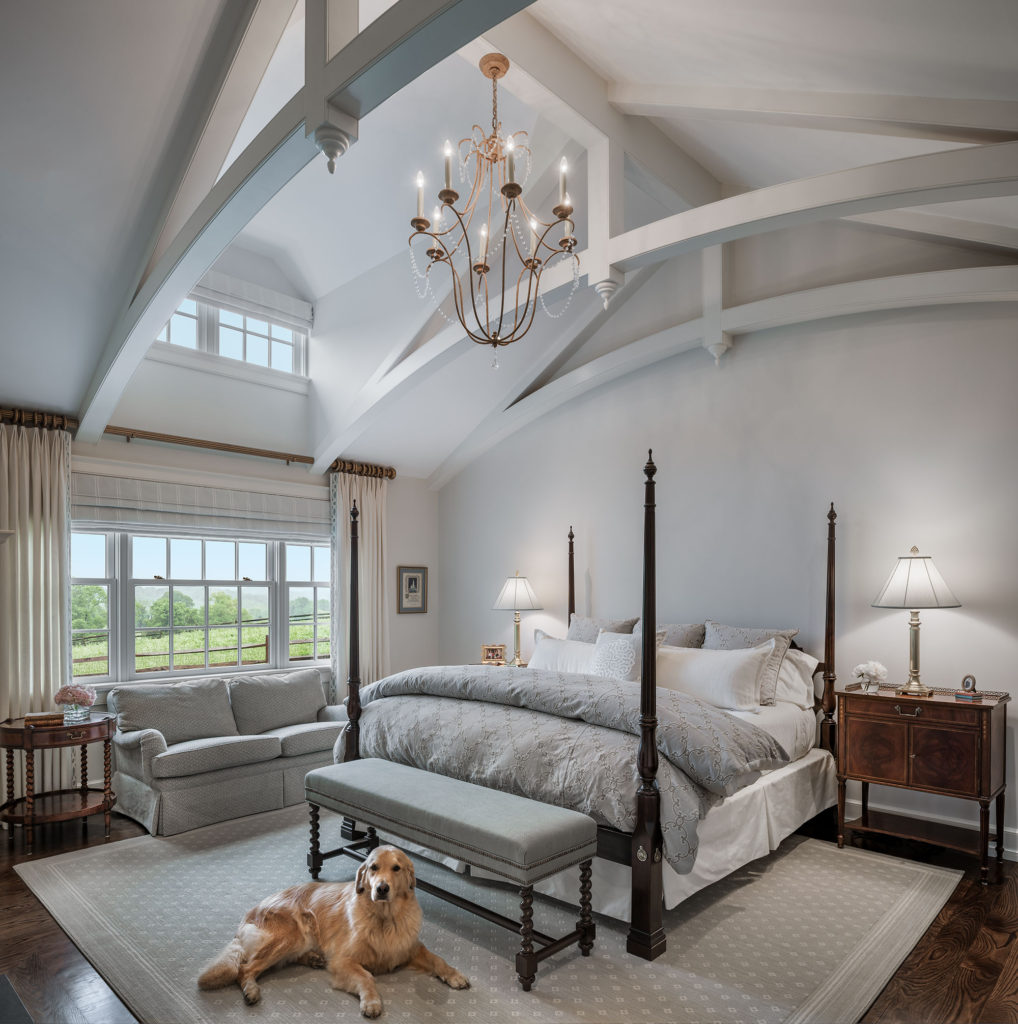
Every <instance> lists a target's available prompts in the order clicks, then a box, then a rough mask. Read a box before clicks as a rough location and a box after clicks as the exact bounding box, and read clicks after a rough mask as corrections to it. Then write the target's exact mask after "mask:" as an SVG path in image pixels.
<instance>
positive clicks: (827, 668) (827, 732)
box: [820, 501, 838, 754]
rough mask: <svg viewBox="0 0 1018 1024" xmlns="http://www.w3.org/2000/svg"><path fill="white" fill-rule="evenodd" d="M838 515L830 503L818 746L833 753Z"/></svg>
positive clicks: (834, 742)
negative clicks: (835, 545)
mask: <svg viewBox="0 0 1018 1024" xmlns="http://www.w3.org/2000/svg"><path fill="white" fill-rule="evenodd" d="M837 518H838V513H837V512H835V511H834V502H833V501H832V502H831V508H830V511H829V512H828V513H827V606H826V614H825V617H824V695H823V698H822V700H821V703H820V706H821V708H822V709H823V712H824V717H823V721H822V722H821V723H820V746H821V747H823V748H824V749H825V750H829V751H830V752H831V753H832V754H833V753H835V752H836V751H835V745H836V739H835V737H836V733H835V725H834V709H835V707H836V706H837V698H836V697H835V695H834V684H835V683H836V682H837V679H838V677H837V675H835V672H834V524H835V521H836V520H837Z"/></svg>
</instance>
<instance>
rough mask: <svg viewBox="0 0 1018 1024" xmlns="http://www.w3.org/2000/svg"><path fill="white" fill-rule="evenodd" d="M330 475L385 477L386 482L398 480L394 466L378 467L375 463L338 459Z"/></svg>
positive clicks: (331, 467)
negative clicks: (346, 474)
mask: <svg viewBox="0 0 1018 1024" xmlns="http://www.w3.org/2000/svg"><path fill="white" fill-rule="evenodd" d="M329 472H330V473H348V474H349V475H350V476H374V477H379V476H384V477H385V479H386V480H395V479H396V470H395V469H394V468H393V467H392V466H376V465H375V464H374V463H373V462H349V461H347V460H346V459H336V461H335V462H333V463H332V465H331V466H329Z"/></svg>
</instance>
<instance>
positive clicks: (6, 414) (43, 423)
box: [0, 409, 78, 430]
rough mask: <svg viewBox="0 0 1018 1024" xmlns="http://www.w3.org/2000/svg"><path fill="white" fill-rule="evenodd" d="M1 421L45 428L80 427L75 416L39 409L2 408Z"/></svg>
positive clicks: (69, 428) (74, 428) (15, 424)
mask: <svg viewBox="0 0 1018 1024" xmlns="http://www.w3.org/2000/svg"><path fill="white" fill-rule="evenodd" d="M0 423H10V424H12V425H13V426H16V427H41V428H42V429H43V430H77V429H78V421H77V420H76V419H74V417H73V416H63V415H61V414H60V413H56V412H41V411H39V410H37V409H0Z"/></svg>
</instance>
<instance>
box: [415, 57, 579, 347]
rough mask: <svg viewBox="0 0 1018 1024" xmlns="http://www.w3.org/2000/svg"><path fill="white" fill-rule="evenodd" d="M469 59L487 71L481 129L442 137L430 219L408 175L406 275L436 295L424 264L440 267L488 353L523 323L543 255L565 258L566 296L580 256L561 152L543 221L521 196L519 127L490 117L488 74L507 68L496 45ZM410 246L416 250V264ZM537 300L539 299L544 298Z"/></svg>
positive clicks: (533, 306)
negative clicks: (411, 196)
mask: <svg viewBox="0 0 1018 1024" xmlns="http://www.w3.org/2000/svg"><path fill="white" fill-rule="evenodd" d="M479 66H480V69H481V73H482V74H483V75H484V76H485V78H490V79H491V131H490V133H489V134H485V131H484V129H482V128H481V127H480V125H476V124H475V125H474V126H473V129H472V131H471V133H470V135H469V136H468V137H467V138H465V139H461V140H460V143H459V146H458V151H457V149H455V148H454V147H453V146H452V144H451V143H450V142H449V141H448V140H446V143H445V146H444V149H443V161H444V174H443V187H442V188H441V189H440V190H439V192H438V205H437V206H436V207H435V208H434V210H433V212H432V215H431V219H430V220H429V219H428V218H427V217H425V216H424V208H425V192H424V190H425V184H426V182H425V179H424V174H423V172H421V171H419V172H418V173H417V182H416V183H417V216H415V217H413V218H412V219H411V221H410V226H411V227H412V228H413V233H412V234H411V235H410V239H409V245H410V261H411V266H412V267H413V271H414V277H415V279H417V280H420V281H423V282H424V284H423V288H421V287H420V286H418V287H417V292H418V294H419V295H421V296H422V297H424V296H425V295H427V293H428V292H429V291H430V292H431V293H432V295H433V296H434V297H435V299H436V302H437V294H436V291H435V289H434V288H433V286H432V285H433V280H432V277H431V272H432V271H433V270H434V269H435V268H436V267H447V268H448V270H449V273H450V277H451V280H452V298H453V305H454V306H455V309H456V316H457V318H458V320H459V322H460V323H461V324H462V326H463V329H464V330H465V331H466V333H467V336H468V337H470V338H471V339H472V340H473V341H475V342H477V343H478V344H479V345H491V346H492V348H493V349H495V350H496V352H497V350H498V347H499V346H500V345H509V344H511V343H512V342H514V341H519V339H520V338H522V337H523V336H524V335H525V334H526V333H527V331H529V330H530V327H531V325H532V324H533V322H534V314H535V313H536V311H537V304H538V295H539V293H540V284H541V275H542V274H543V273H544V271H545V270H546V269H547V268H548V267H549V266H550V265H551V263H552V262H553V261H554V260H555V259H556V258H558V259H560V260H562V259H568V260H572V261H573V283H572V291H571V292H570V295H569V298H570V299H571V298H572V294H573V292H575V291H576V287H577V285H578V284H579V264H580V261H579V257H578V256H577V255H576V253H575V252H574V250H575V248H576V237H575V234H574V232H575V223H574V221H573V206H572V202H571V201H570V199H569V193H568V191H567V189H566V186H567V175H568V171H569V168H568V164H567V162H566V159H565V157H563V158H562V161H561V163H560V164H559V187H558V203H557V204H556V206H555V207H554V208H553V209H552V215H553V218H554V219H552V220H543V219H541V218H540V217H538V216H537V214H536V213H535V211H534V210H532V209H531V208H530V207H529V206H528V205H527V204H526V202H525V201H524V199H523V185H524V184H525V182H526V180H527V177H528V176H529V173H530V167H531V152H530V147H529V146H528V145H527V133H526V132H525V131H517V132H512V133H511V134H503V132H502V124H501V122H500V121H499V119H498V80H499V79H500V78H502V77H503V76H504V75H505V73H506V72H507V71H508V70H509V60H508V58H507V57H505V56H503V55H502V54H501V53H488V54H485V55H484V56H483V57H482V58H481V60H480V61H479ZM454 157H458V160H457V161H456V162H457V163H458V164H459V170H460V179H461V181H462V182H463V184H464V186H465V185H467V184H469V186H470V191H469V193H468V195H467V198H466V201H465V203H464V204H463V206H462V207H461V208H457V206H456V204H457V203H458V202H459V199H460V195H459V193H458V192H457V191H456V190H455V189H454V188H453V187H452V184H453V181H452V177H453V158H454ZM521 170H522V171H523V175H522V178H523V180H522V181H521V180H520V176H519V172H520V171H521ZM471 178H472V180H471ZM556 226H558V227H560V229H561V232H562V234H561V238H558V239H553V238H551V237H549V236H550V235H552V234H553V233H557V232H553V229H554V228H555V227H556ZM415 247H416V248H417V249H420V248H423V249H424V250H425V255H426V256H427V263H426V264H425V265H424V270H423V271H422V270H421V269H420V267H421V263H423V261H419V260H418V257H417V255H416V254H415ZM540 298H541V305H542V306H543V305H544V296H543V295H541V296H540ZM439 309H441V305H440V304H439ZM443 312H444V311H443ZM545 312H548V310H547V307H546V306H545ZM559 315H561V313H560V314H559ZM493 365H497V360H496V363H495V364H493Z"/></svg>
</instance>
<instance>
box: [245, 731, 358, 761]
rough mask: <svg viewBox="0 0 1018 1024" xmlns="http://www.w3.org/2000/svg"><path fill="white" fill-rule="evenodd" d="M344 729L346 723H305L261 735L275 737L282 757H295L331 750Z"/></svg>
mask: <svg viewBox="0 0 1018 1024" xmlns="http://www.w3.org/2000/svg"><path fill="white" fill-rule="evenodd" d="M345 728H346V722H307V723H302V724H301V725H284V726H283V728H282V729H270V730H269V731H268V732H263V733H261V735H262V736H275V737H276V738H277V739H278V740H279V744H280V746H281V747H282V748H283V757H296V756H297V755H298V754H312V753H314V752H315V751H316V750H332V746H333V744H334V743H335V742H336V740H337V739H339V737H340V736H341V735H342V733H343V730H344V729H345Z"/></svg>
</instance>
